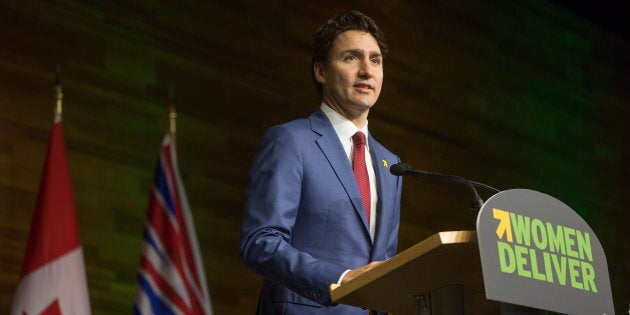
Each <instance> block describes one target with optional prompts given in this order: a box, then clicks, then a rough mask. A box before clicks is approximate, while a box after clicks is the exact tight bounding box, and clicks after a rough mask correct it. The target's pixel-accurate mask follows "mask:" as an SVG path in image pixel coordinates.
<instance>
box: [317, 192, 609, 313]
mask: <svg viewBox="0 0 630 315" xmlns="http://www.w3.org/2000/svg"><path fill="white" fill-rule="evenodd" d="M330 293H331V298H332V301H333V302H334V303H338V304H348V305H353V306H358V307H362V308H365V309H371V310H378V311H382V312H388V313H391V314H400V315H411V314H420V315H427V314H430V315H442V314H448V315H456V314H483V315H488V314H493V315H494V314H501V315H512V314H514V315H525V314H527V315H531V314H547V311H554V312H558V313H560V314H602V315H610V314H614V309H613V303H612V292H611V289H610V279H609V276H608V267H607V262H606V256H605V255H604V251H603V249H602V247H601V244H600V243H599V240H598V239H597V237H596V236H595V233H593V231H592V230H591V229H590V227H589V226H588V224H586V222H584V220H582V219H581V218H580V217H579V216H578V215H577V214H576V213H575V212H573V210H571V209H570V208H569V207H567V206H566V205H564V204H563V203H561V202H560V201H558V200H556V199H554V198H553V197H550V196H548V195H545V194H542V193H539V192H535V191H531V190H525V189H514V190H509V191H505V192H501V193H499V194H497V195H495V196H493V197H491V198H490V199H489V200H488V201H487V202H486V203H484V205H483V207H482V209H481V211H480V212H479V215H478V217H477V231H451V232H439V233H436V234H434V235H432V236H431V237H429V238H427V239H425V240H423V241H421V242H419V243H417V244H416V245H414V246H412V247H410V248H408V249H406V250H405V251H403V252H401V253H399V254H398V255H396V256H394V257H393V258H391V259H389V260H387V261H385V262H383V263H382V264H380V265H377V266H376V267H374V268H372V269H370V270H368V271H367V272H365V273H363V274H361V275H359V276H357V277H356V278H354V279H352V280H351V281H349V282H347V283H345V284H343V285H341V286H340V285H336V284H333V285H331V286H330Z"/></svg>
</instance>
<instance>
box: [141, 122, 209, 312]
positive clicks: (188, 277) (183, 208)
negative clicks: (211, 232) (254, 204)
mask: <svg viewBox="0 0 630 315" xmlns="http://www.w3.org/2000/svg"><path fill="white" fill-rule="evenodd" d="M174 140H175V137H174V135H173V134H170V133H168V134H167V135H166V136H165V137H164V141H163V143H162V149H161V152H160V158H159V161H158V165H157V167H156V170H155V178H154V181H153V188H152V190H151V198H150V200H149V211H148V217H147V223H146V226H145V231H144V241H143V244H142V252H141V256H140V270H139V272H138V289H137V294H136V304H135V306H134V314H137V315H140V314H142V315H146V314H182V315H197V314H212V308H211V302H210V297H209V295H208V288H207V286H206V276H205V273H204V269H203V263H202V260H201V254H200V252H199V246H198V244H197V233H196V231H195V226H194V222H193V218H192V214H191V212H190V207H189V205H188V199H187V198H186V192H185V191H184V186H183V185H182V180H181V178H180V176H179V169H178V166H177V155H176V150H175V143H174V142H175V141H174Z"/></svg>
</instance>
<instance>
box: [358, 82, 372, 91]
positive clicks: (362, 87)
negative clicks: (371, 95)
mask: <svg viewBox="0 0 630 315" xmlns="http://www.w3.org/2000/svg"><path fill="white" fill-rule="evenodd" d="M354 87H355V88H356V89H358V90H359V91H365V92H368V91H371V90H373V89H374V87H373V86H372V85H371V84H367V83H357V84H355V85H354Z"/></svg>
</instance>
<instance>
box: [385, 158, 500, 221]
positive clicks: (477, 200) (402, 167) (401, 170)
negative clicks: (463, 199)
mask: <svg viewBox="0 0 630 315" xmlns="http://www.w3.org/2000/svg"><path fill="white" fill-rule="evenodd" d="M389 171H390V173H392V174H393V175H396V176H403V175H412V176H420V177H426V178H432V179H437V180H443V181H448V182H458V183H464V184H465V185H466V186H467V187H468V189H470V191H471V192H472V194H473V201H472V203H471V206H470V207H471V208H472V209H474V210H477V211H478V210H480V209H481V206H482V205H483V199H481V196H479V193H478V192H477V190H476V189H475V187H474V186H473V185H475V186H480V187H483V188H486V189H490V190H494V191H496V192H499V190H498V189H496V188H494V187H491V186H488V185H485V184H481V183H478V182H475V181H469V180H467V179H465V178H463V177H460V176H454V175H444V174H437V173H430V172H426V171H422V170H414V169H412V168H411V166H409V165H408V164H405V163H402V162H400V163H397V164H394V165H392V166H391V167H390V168H389Z"/></svg>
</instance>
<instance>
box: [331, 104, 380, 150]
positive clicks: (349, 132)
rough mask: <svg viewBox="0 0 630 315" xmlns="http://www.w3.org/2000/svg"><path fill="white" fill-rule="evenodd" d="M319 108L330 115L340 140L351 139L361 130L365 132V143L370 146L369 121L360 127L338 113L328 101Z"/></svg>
mask: <svg viewBox="0 0 630 315" xmlns="http://www.w3.org/2000/svg"><path fill="white" fill-rule="evenodd" d="M319 108H320V109H321V110H322V111H323V112H324V114H325V115H326V117H328V120H330V123H331V124H332V126H333V128H334V129H335V132H336V133H337V136H338V137H339V140H341V141H342V142H343V141H349V139H351V138H352V136H353V135H354V134H355V133H357V131H361V132H363V133H364V134H365V145H366V146H367V147H368V148H369V142H368V141H369V140H368V138H369V137H368V123H367V122H366V123H365V126H363V128H361V129H359V128H357V126H356V125H355V124H354V123H352V122H351V121H350V120H348V119H347V118H346V117H343V116H342V115H341V114H339V113H337V112H336V111H335V110H334V109H332V108H330V107H329V106H328V105H326V103H324V102H322V104H321V105H320V107H319Z"/></svg>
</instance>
